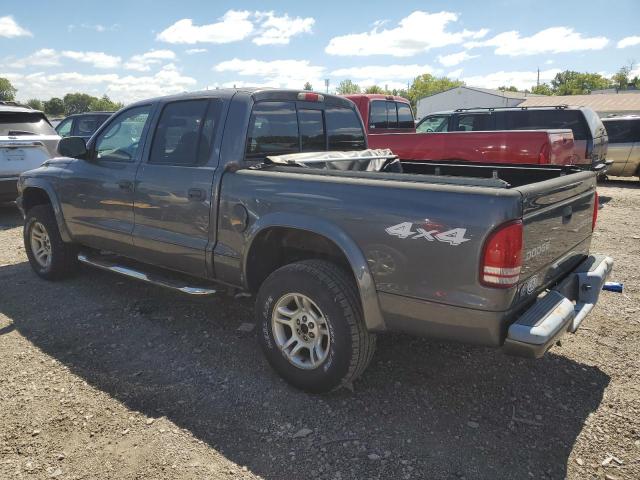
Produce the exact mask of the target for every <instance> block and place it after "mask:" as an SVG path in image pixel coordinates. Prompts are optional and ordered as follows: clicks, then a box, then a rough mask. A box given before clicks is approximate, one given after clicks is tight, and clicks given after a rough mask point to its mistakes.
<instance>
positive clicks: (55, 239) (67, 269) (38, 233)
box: [23, 205, 78, 280]
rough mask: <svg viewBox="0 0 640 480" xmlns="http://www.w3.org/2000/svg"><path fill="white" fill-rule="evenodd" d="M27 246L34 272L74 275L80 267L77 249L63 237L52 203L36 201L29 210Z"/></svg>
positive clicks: (55, 276)
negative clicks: (38, 203)
mask: <svg viewBox="0 0 640 480" xmlns="http://www.w3.org/2000/svg"><path fill="white" fill-rule="evenodd" d="M23 236H24V248H25V250H26V252H27V257H28V258H29V263H30V264H31V268H32V269H33V271H34V272H36V273H37V274H38V275H39V276H40V277H42V278H44V279H45V280H57V279H60V278H63V277H67V276H69V275H71V274H72V273H73V272H74V271H75V270H76V267H77V263H78V259H77V256H76V255H77V252H76V249H75V247H74V246H73V245H71V244H68V243H65V242H64V241H63V240H62V238H61V237H60V231H59V230H58V224H57V222H56V217H55V214H54V213H53V209H52V208H51V206H50V205H36V206H35V207H33V208H31V209H29V211H28V212H27V215H26V218H25V223H24V232H23Z"/></svg>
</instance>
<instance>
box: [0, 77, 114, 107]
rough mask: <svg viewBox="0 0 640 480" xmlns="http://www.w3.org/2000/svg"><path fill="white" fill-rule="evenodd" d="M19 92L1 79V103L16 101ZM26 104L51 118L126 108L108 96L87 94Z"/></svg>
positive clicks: (70, 94) (68, 94)
mask: <svg viewBox="0 0 640 480" xmlns="http://www.w3.org/2000/svg"><path fill="white" fill-rule="evenodd" d="M17 92H18V90H17V89H16V88H15V87H14V86H13V85H12V84H11V82H10V81H9V80H8V79H6V78H3V77H0V101H15V98H16V93H17ZM26 104H27V105H28V106H30V107H31V108H33V109H35V110H42V111H43V112H45V113H46V114H47V115H48V116H50V117H63V116H67V115H72V114H74V113H83V112H99V111H105V112H115V111H116V110H119V109H121V108H122V107H123V106H124V104H123V103H120V102H114V101H113V100H111V99H110V98H109V97H108V96H107V95H103V96H102V97H94V96H93V95H89V94H86V93H67V94H66V95H65V96H64V97H62V98H58V97H53V98H50V99H49V100H40V99H38V98H32V99H30V100H28V101H27V102H26Z"/></svg>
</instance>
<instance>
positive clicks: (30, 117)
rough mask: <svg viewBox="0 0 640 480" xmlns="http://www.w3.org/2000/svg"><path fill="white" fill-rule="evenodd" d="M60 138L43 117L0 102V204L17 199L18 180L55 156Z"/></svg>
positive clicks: (36, 111) (14, 104)
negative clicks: (23, 174)
mask: <svg viewBox="0 0 640 480" xmlns="http://www.w3.org/2000/svg"><path fill="white" fill-rule="evenodd" d="M58 141H60V137H59V136H58V134H57V133H56V131H55V130H54V129H53V127H52V126H51V124H50V123H49V120H47V117H46V116H45V114H44V113H42V112H40V111H38V110H33V109H31V108H29V107H24V106H20V105H18V104H17V103H14V102H0V202H12V201H13V200H15V199H16V197H17V196H18V190H17V182H18V176H19V175H20V174H21V173H22V172H25V171H27V170H31V169H32V168H37V167H39V166H40V165H42V163H43V162H44V161H45V160H47V159H49V158H51V157H54V156H55V155H56V151H57V148H58Z"/></svg>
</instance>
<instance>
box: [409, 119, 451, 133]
mask: <svg viewBox="0 0 640 480" xmlns="http://www.w3.org/2000/svg"><path fill="white" fill-rule="evenodd" d="M448 131H449V116H448V115H434V116H433V117H427V118H426V119H424V120H423V121H422V122H420V124H419V125H418V126H417V127H416V132H417V133H433V132H448Z"/></svg>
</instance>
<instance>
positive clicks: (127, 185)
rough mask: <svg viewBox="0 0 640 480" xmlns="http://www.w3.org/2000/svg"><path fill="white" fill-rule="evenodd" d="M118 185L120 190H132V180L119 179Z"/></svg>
mask: <svg viewBox="0 0 640 480" xmlns="http://www.w3.org/2000/svg"><path fill="white" fill-rule="evenodd" d="M118 187H120V189H121V190H133V182H131V181H129V180H120V181H119V182H118Z"/></svg>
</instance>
